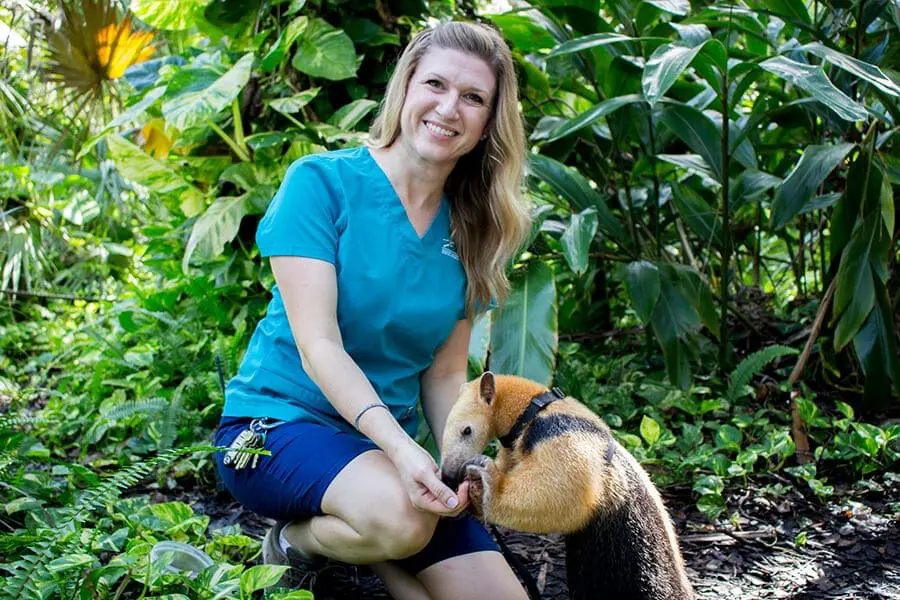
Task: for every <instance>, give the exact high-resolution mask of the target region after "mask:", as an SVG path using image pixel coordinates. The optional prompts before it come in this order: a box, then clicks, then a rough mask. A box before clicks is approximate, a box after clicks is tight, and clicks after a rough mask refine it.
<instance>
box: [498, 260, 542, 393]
mask: <svg viewBox="0 0 900 600" xmlns="http://www.w3.org/2000/svg"><path fill="white" fill-rule="evenodd" d="M493 312H494V319H493V324H492V326H491V364H490V367H491V370H493V371H496V372H498V373H509V374H513V375H521V376H522V377H528V378H529V379H533V380H535V381H539V382H541V383H544V384H549V383H550V380H551V379H552V378H553V364H554V357H555V354H556V344H557V324H556V287H555V285H554V281H553V272H552V271H551V270H550V267H548V266H547V265H546V264H544V263H543V262H540V261H534V262H532V263H531V264H529V266H528V268H527V270H526V271H525V272H524V273H519V274H518V275H517V276H516V277H515V278H514V279H513V291H512V293H511V294H510V296H509V298H507V299H506V302H505V303H504V305H503V308H501V309H497V310H494V311H493Z"/></svg>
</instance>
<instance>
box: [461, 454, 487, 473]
mask: <svg viewBox="0 0 900 600" xmlns="http://www.w3.org/2000/svg"><path fill="white" fill-rule="evenodd" d="M490 462H491V459H490V457H489V456H485V455H484V454H479V455H478V456H473V457H472V458H470V459H469V460H467V461H466V462H465V463H463V468H467V467H468V466H469V465H474V466H477V467H481V468H483V469H486V468H487V466H488V464H490Z"/></svg>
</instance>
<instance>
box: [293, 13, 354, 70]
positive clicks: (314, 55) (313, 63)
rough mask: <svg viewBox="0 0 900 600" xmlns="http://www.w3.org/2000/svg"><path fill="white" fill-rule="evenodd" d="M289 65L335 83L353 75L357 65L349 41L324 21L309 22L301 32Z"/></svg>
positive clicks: (348, 37)
mask: <svg viewBox="0 0 900 600" xmlns="http://www.w3.org/2000/svg"><path fill="white" fill-rule="evenodd" d="M298 39H299V42H298V45H297V52H296V53H295V54H294V58H293V60H292V61H291V64H292V65H293V67H294V68H295V69H297V70H298V71H302V72H304V73H306V74H307V75H312V76H313V77H322V78H324V79H331V80H333V81H337V80H340V79H348V78H350V77H353V76H355V75H356V68H357V66H358V63H357V58H356V49H355V48H354V47H353V40H351V39H350V36H348V35H347V34H346V33H344V32H343V31H342V30H340V29H335V28H334V27H332V26H331V25H330V24H329V23H328V22H327V21H325V20H324V19H313V20H312V21H310V22H309V25H307V27H306V29H304V30H303V32H302V33H301V35H300V37H299V38H298Z"/></svg>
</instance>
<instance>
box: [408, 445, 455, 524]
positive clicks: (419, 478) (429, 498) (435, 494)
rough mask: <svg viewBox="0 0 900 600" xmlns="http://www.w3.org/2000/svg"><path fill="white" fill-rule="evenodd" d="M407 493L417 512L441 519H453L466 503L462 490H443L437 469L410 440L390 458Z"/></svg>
mask: <svg viewBox="0 0 900 600" xmlns="http://www.w3.org/2000/svg"><path fill="white" fill-rule="evenodd" d="M390 458H391V461H392V462H393V463H394V466H395V467H396V468H397V472H398V473H399V474H400V480H401V481H402V482H403V486H404V487H405V488H406V493H407V494H409V500H410V502H412V505H413V506H415V507H416V508H417V509H419V510H424V511H428V512H431V513H434V514H438V515H442V516H455V515H458V514H459V513H461V512H462V511H463V510H464V509H465V508H466V506H467V505H468V503H469V497H468V494H467V493H466V488H465V487H463V486H461V487H460V489H459V492H454V491H453V490H451V489H450V488H449V487H447V486H446V485H445V484H444V483H443V482H442V481H441V478H440V468H439V467H438V465H437V463H436V462H435V461H434V458H432V456H431V454H429V453H428V451H427V450H425V449H424V448H422V447H421V446H419V445H418V444H417V443H415V442H414V441H413V440H412V439H409V443H408V444H407V445H406V446H404V447H402V448H401V449H400V450H398V451H395V452H393V453H392V454H391V456H390Z"/></svg>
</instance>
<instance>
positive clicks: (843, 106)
mask: <svg viewBox="0 0 900 600" xmlns="http://www.w3.org/2000/svg"><path fill="white" fill-rule="evenodd" d="M759 66H760V67H762V68H763V69H765V70H766V71H768V72H769V73H773V74H775V75H778V76H779V77H781V78H782V79H784V80H785V81H787V82H789V83H791V84H793V85H795V86H797V87H799V88H800V89H802V90H805V91H806V92H808V93H809V94H810V95H811V96H813V97H814V98H815V99H816V100H818V101H819V102H821V103H823V104H824V105H825V106H827V107H828V108H830V109H831V110H833V111H834V112H835V113H836V114H837V115H838V116H839V117H841V118H842V119H845V120H847V121H863V120H865V119H866V118H868V116H869V113H868V112H866V107H864V106H862V105H861V104H859V103H857V102H854V101H853V100H852V99H850V97H848V96H847V95H846V94H844V93H843V92H842V91H840V90H839V89H837V88H836V87H835V86H834V84H833V83H831V80H829V79H828V77H827V76H826V75H825V72H824V71H823V70H822V67H821V66H816V67H812V66H810V65H804V64H803V63H799V62H797V61H795V60H791V59H789V58H787V57H786V56H775V57H772V58H770V59H768V60H764V61H763V62H761V63H759Z"/></svg>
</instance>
